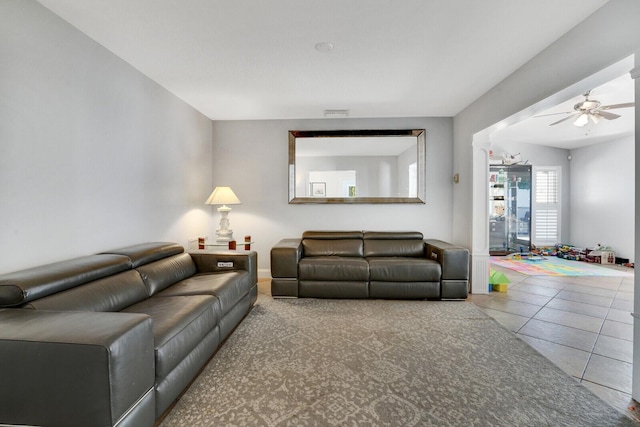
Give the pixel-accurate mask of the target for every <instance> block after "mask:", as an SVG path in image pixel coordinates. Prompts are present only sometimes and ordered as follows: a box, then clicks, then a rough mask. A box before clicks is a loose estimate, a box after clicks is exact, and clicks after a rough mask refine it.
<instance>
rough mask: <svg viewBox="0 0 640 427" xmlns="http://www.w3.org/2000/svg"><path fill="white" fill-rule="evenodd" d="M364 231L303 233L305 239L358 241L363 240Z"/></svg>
mask: <svg viewBox="0 0 640 427" xmlns="http://www.w3.org/2000/svg"><path fill="white" fill-rule="evenodd" d="M362 236H363V234H362V231H305V232H303V233H302V238H303V239H317V240H323V239H324V240H336V239H357V240H362Z"/></svg>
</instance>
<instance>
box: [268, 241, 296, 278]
mask: <svg viewBox="0 0 640 427" xmlns="http://www.w3.org/2000/svg"><path fill="white" fill-rule="evenodd" d="M301 258H302V239H282V240H280V241H279V242H278V243H276V244H275V246H274V247H273V248H271V277H276V278H287V279H297V278H298V262H300V259H301Z"/></svg>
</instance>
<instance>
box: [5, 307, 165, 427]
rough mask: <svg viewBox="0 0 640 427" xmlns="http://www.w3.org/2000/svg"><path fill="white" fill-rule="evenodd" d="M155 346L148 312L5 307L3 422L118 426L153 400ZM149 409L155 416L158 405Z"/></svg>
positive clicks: (151, 418) (150, 413) (147, 417)
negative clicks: (70, 310)
mask: <svg viewBox="0 0 640 427" xmlns="http://www.w3.org/2000/svg"><path fill="white" fill-rule="evenodd" d="M153 348H154V347H153V334H152V320H151V318H150V317H148V316H146V315H141V314H129V313H95V312H62V311H44V310H29V309H5V310H0V354H1V355H2V363H0V378H2V381H1V382H0V401H1V402H2V405H0V420H2V422H6V423H9V424H19V425H50V426H58V425H60V426H61V425H65V426H93V425H96V426H97V425H101V426H106V425H109V426H113V425H115V424H116V423H118V421H119V420H120V419H124V418H127V419H128V418H129V415H130V414H131V413H132V412H135V413H138V414H139V407H140V404H141V403H140V402H143V401H145V402H149V400H150V399H153V384H154V381H155V367H154V352H153ZM151 402H153V400H151ZM142 406H144V407H145V408H148V409H144V411H145V412H149V413H146V414H144V415H142V416H141V418H138V420H142V419H144V420H149V419H150V420H153V419H154V415H155V413H154V412H155V405H154V404H153V405H148V404H145V405H142Z"/></svg>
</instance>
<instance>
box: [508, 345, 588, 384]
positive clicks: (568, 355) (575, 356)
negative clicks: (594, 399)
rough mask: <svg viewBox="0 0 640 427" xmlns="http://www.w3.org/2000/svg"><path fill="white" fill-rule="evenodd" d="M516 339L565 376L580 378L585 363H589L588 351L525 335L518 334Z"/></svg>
mask: <svg viewBox="0 0 640 427" xmlns="http://www.w3.org/2000/svg"><path fill="white" fill-rule="evenodd" d="M518 337H519V338H521V339H522V340H523V341H525V342H526V343H527V344H529V345H530V346H531V347H533V348H534V349H536V351H537V352H538V353H540V354H542V355H543V356H544V357H546V358H547V359H549V360H550V361H551V362H553V363H554V364H555V365H556V366H558V367H560V369H562V370H563V371H565V372H566V373H567V374H569V375H571V376H573V377H576V378H578V379H580V378H582V375H583V374H584V370H585V368H586V366H587V362H588V361H589V356H590V353H589V352H588V351H583V350H578V349H575V348H571V347H567V346H564V345H560V344H555V343H552V342H549V341H544V340H541V339H539V338H533V337H530V336H527V335H520V334H518Z"/></svg>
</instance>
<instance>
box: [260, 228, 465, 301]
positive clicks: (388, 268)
mask: <svg viewBox="0 0 640 427" xmlns="http://www.w3.org/2000/svg"><path fill="white" fill-rule="evenodd" d="M271 276H272V280H271V293H272V295H273V296H274V297H312V298H393V299H428V298H433V299H440V298H446V299H460V298H466V297H467V294H468V287H469V251H468V250H467V249H466V248H462V247H459V246H455V245H452V244H450V243H447V242H443V241H441V240H424V238H423V235H422V233H419V232H413V231H410V232H381V231H305V232H304V233H303V234H302V238H290V239H283V240H281V241H280V242H278V243H277V244H276V245H275V246H274V247H273V248H272V249H271Z"/></svg>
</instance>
